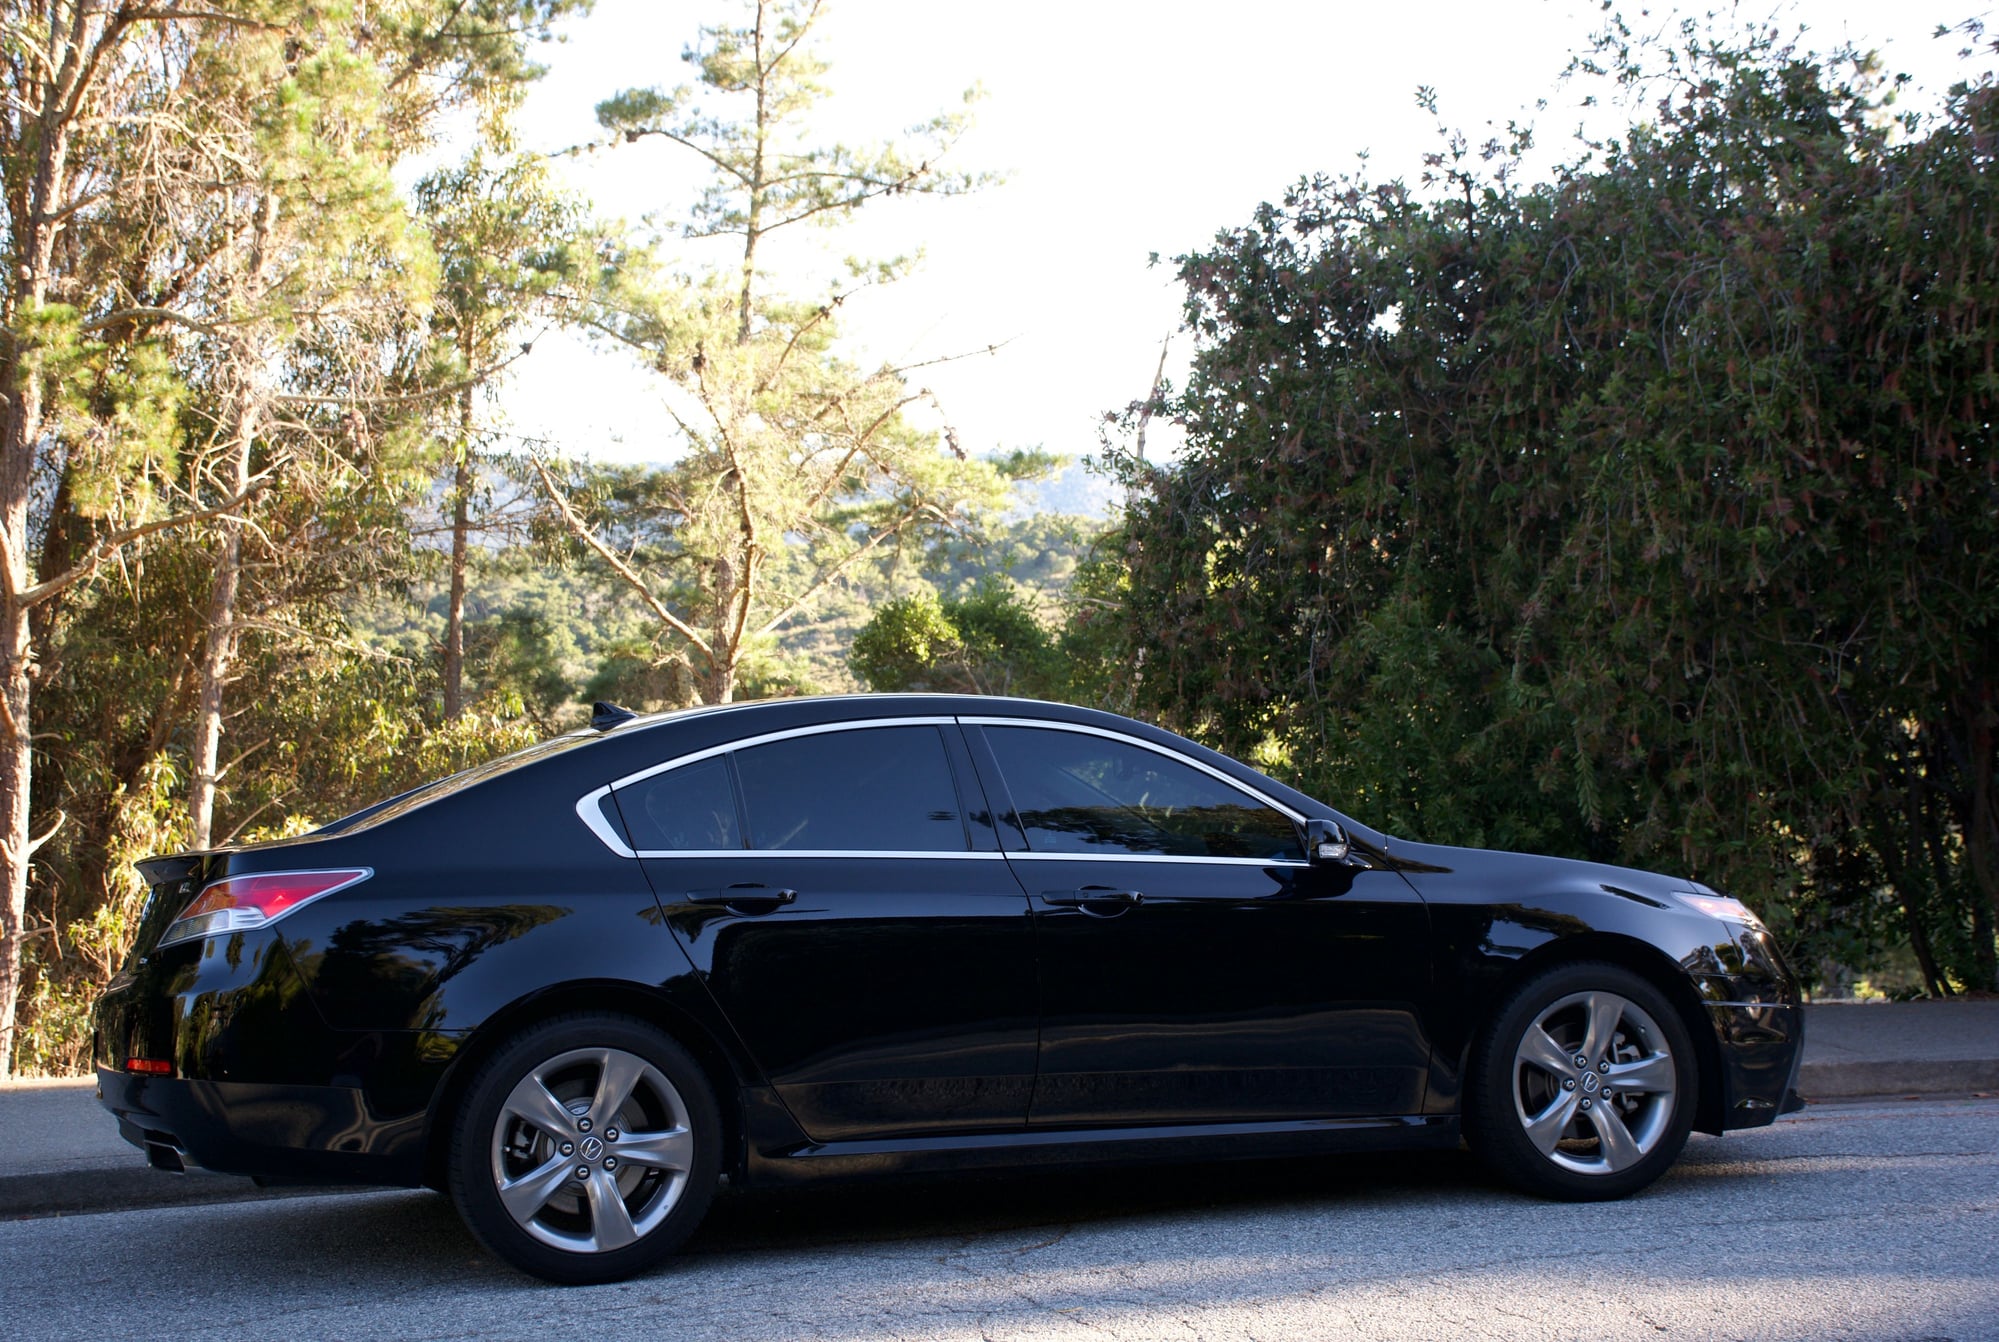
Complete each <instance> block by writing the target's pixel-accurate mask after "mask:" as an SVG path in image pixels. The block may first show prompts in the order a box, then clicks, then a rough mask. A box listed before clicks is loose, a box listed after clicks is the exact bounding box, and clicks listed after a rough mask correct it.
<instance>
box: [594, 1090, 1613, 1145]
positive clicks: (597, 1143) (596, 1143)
mask: <svg viewBox="0 0 1999 1342" xmlns="http://www.w3.org/2000/svg"><path fill="white" fill-rule="evenodd" d="M1590 1081H1591V1082H1592V1083H1594V1082H1595V1081H1596V1078H1595V1077H1591V1078H1590ZM603 1154H604V1143H602V1142H600V1141H598V1140H597V1139H596V1138H595V1137H585V1138H584V1139H583V1158H584V1159H585V1160H595V1159H596V1158H597V1157H598V1156H601V1155H603Z"/></svg>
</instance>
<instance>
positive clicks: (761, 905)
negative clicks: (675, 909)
mask: <svg viewBox="0 0 1999 1342" xmlns="http://www.w3.org/2000/svg"><path fill="white" fill-rule="evenodd" d="M797 898H798V892H797V891H796V890H773V889H771V888H770V887H769V886H767V885H755V884H746V885H732V886H730V887H729V888H728V889H726V890H689V891H688V892H687V902H688V903H689V904H720V905H722V906H724V907H725V908H731V909H735V910H737V911H739V912H742V913H769V912H770V911H771V910H773V909H777V908H781V907H783V906H784V905H786V904H790V903H792V902H794V901H795V900H796V899H797Z"/></svg>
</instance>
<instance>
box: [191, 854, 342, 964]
mask: <svg viewBox="0 0 1999 1342" xmlns="http://www.w3.org/2000/svg"><path fill="white" fill-rule="evenodd" d="M374 874H375V873H374V871H373V870H371V869H370V868H367V867H343V868H341V869H339V870H337V871H261V872H258V873H257V874H256V875H254V876H231V877H229V878H228V879H226V880H221V881H217V882H216V883H215V884H213V885H211V886H208V887H207V888H206V889H204V890H203V891H202V892H201V893H200V894H198V895H196V896H195V897H194V902H193V903H191V904H189V905H188V906H187V907H186V908H184V909H182V910H181V911H180V917H178V918H176V919H174V920H173V922H172V923H171V924H169V925H168V927H167V930H166V932H165V934H164V935H162V936H161V937H160V941H159V944H160V945H162V946H170V945H172V944H173V943H174V942H176V941H192V940H194V939H195V938H196V937H213V936H220V935H221V934H223V933H226V932H247V931H249V930H251V929H252V928H257V927H263V926H266V925H267V924H270V923H274V922H276V921H277V920H278V919H280V918H282V917H284V916H285V915H286V914H288V913H290V912H291V911H292V910H294V909H297V908H302V907H304V906H305V905H307V904H310V903H311V902H312V901H313V900H315V899H319V898H322V897H323V896H326V895H330V894H332V893H333V892H334V891H335V890H345V889H346V888H347V887H348V886H350V885H354V884H357V883H358V882H361V881H365V880H367V879H368V878H369V877H370V876H372V875H374Z"/></svg>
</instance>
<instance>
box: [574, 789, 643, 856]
mask: <svg viewBox="0 0 1999 1342" xmlns="http://www.w3.org/2000/svg"><path fill="white" fill-rule="evenodd" d="M610 795H611V786H610V784H608V783H606V784H605V785H604V786H603V787H600V788H598V789H597V790H596V791H595V792H586V793H584V794H583V795H582V796H581V797H578V798H577V799H576V815H577V817H578V818H579V819H580V820H582V822H583V823H584V824H585V825H587V826H589V828H590V832H591V833H592V834H594V835H596V836H597V838H598V839H599V840H601V841H602V842H603V845H604V846H605V847H606V848H608V849H610V850H611V851H612V852H614V853H616V854H617V855H618V856H619V857H637V856H638V855H639V854H638V851H637V850H636V849H634V848H633V847H632V846H631V845H630V844H628V843H626V842H625V841H624V840H623V839H621V838H619V837H618V831H616V830H615V829H612V828H611V818H610V817H609V816H607V815H605V814H604V798H606V797H608V796H610Z"/></svg>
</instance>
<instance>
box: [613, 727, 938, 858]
mask: <svg viewBox="0 0 1999 1342" xmlns="http://www.w3.org/2000/svg"><path fill="white" fill-rule="evenodd" d="M956 721H957V719H956V718H951V717H928V718H857V719H855V720H854V721H851V722H821V723H817V724H815V725H813V726H810V727H789V728H786V729H785V730H784V731H781V732H765V733H764V734H763V735H761V736H746V737H744V738H743V739H742V740H740V741H728V742H725V743H724V744H722V745H719V746H709V747H708V748H707V749H705V750H697V751H695V752H694V753H693V754H691V755H679V756H676V757H674V758H673V759H670V760H668V761H666V762H665V763H664V764H654V765H650V766H648V767H647V768H644V769H641V770H639V771H638V772H637V773H632V774H626V775H625V776H624V777H623V778H614V779H612V780H611V782H610V787H609V790H611V791H616V790H617V789H619V788H625V787H630V786H631V785H632V784H634V783H639V782H643V781H644V780H646V779H648V778H651V777H653V776H654V775H656V774H663V773H668V772H671V771H672V770H674V769H679V768H684V767H685V766H687V765H689V764H699V763H700V762H701V761H702V760H711V759H714V758H715V757H716V756H717V755H726V754H728V753H729V752H730V751H732V750H748V749H749V748H750V747H751V746H760V745H765V744H768V743H769V742H771V741H788V740H790V739H791V738H792V737H794V736H820V735H823V734H825V733H826V732H852V731H860V730H861V729H863V728H866V727H948V726H950V725H951V724H952V723H954V722H956ZM743 851H744V852H746V853H749V852H760V851H762V850H760V849H754V848H745V849H744V850H743Z"/></svg>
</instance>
